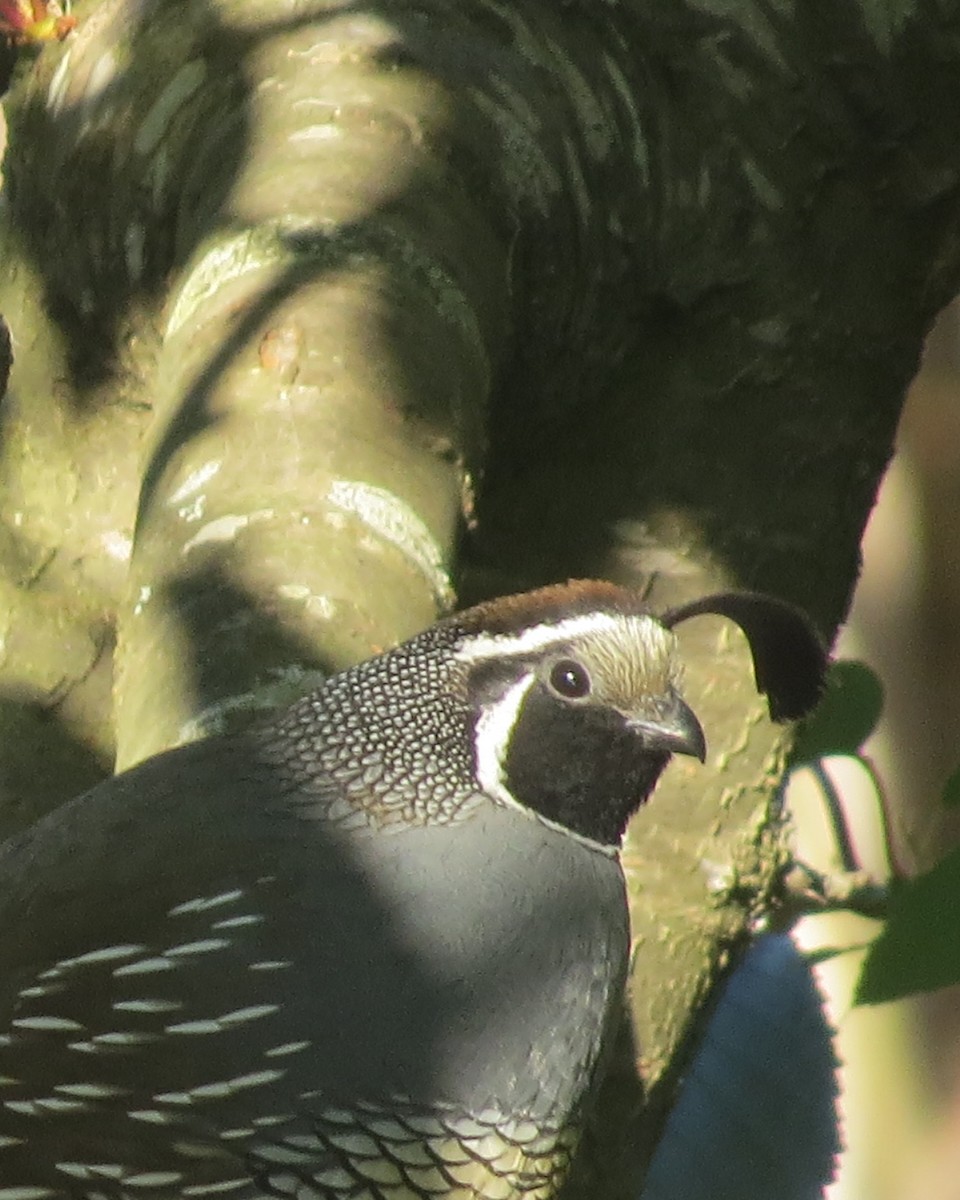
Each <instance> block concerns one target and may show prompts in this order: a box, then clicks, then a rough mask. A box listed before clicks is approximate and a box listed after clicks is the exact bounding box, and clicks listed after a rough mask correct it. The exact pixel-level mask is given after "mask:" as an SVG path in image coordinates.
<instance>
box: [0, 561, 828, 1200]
mask: <svg viewBox="0 0 960 1200" xmlns="http://www.w3.org/2000/svg"><path fill="white" fill-rule="evenodd" d="M701 611H717V612H721V613H723V614H725V615H728V616H732V617H733V619H734V620H736V621H738V622H739V623H740V624H741V626H742V627H743V628H744V629H745V631H746V632H747V635H748V637H749V639H750V641H751V644H752V647H753V650H754V658H755V664H756V668H757V676H758V682H759V683H760V685H761V686H762V687H764V688H765V690H766V691H767V692H768V695H769V696H770V698H771V701H772V710H773V711H775V712H776V713H777V715H780V716H794V715H797V714H798V713H799V712H801V711H802V710H803V709H804V708H806V707H808V706H809V704H810V703H811V702H812V701H813V699H815V696H816V693H817V689H818V686H819V679H820V671H821V667H822V651H821V650H820V647H819V643H818V642H817V640H816V637H815V635H813V634H812V633H811V631H810V629H809V626H808V625H807V624H806V622H805V621H804V619H803V618H801V617H800V615H799V614H798V613H796V612H795V610H793V609H791V608H788V607H787V606H785V605H782V604H780V603H778V602H776V601H773V600H769V599H767V598H764V597H757V596H735V595H730V596H721V597H714V598H712V599H711V600H707V601H702V602H698V603H696V604H694V605H691V606H688V607H687V608H684V609H677V610H674V611H673V612H671V613H668V614H666V616H664V617H661V618H660V619H656V618H654V617H653V616H651V615H649V613H648V612H647V611H646V609H645V608H644V606H643V604H642V603H641V601H640V599H639V597H638V596H636V595H635V594H633V593H631V592H628V591H625V590H622V589H620V588H617V587H614V586H613V585H610V584H602V583H574V584H568V585H563V586H557V587H553V588H547V589H544V590H542V591H539V592H533V593H530V594H527V595H523V596H517V597H513V598H509V599H503V600H497V601H493V602H490V603H487V604H482V605H480V606H479V607H476V608H473V609H470V610H468V611H466V612H464V613H461V614H459V615H457V616H454V617H451V618H449V619H447V620H444V621H441V622H440V623H439V624H437V625H435V626H433V627H432V628H430V629H428V630H427V631H426V632H424V633H421V634H419V635H418V636H416V637H414V638H412V639H411V640H410V641H408V642H406V643H404V644H403V645H401V646H399V647H397V648H396V649H395V650H392V651H390V652H389V653H387V654H384V655H382V656H381V657H379V658H376V659H373V660H371V661H369V662H366V663H362V664H361V665H359V666H357V667H354V668H352V669H350V670H348V671H345V672H343V673H342V674H339V675H336V676H333V677H332V678H330V679H329V680H328V681H327V683H326V684H324V686H323V687H321V688H320V689H319V690H318V691H316V692H314V693H313V694H312V695H309V696H307V697H306V698H304V699H303V700H301V701H299V702H298V703H296V704H295V705H293V707H292V708H290V709H289V710H287V711H286V712H284V713H283V714H281V715H280V716H279V717H277V718H275V719H273V720H272V721H271V722H270V723H269V724H266V725H264V726H262V727H260V728H259V729H257V730H255V731H253V732H249V733H247V734H245V735H239V736H238V735H234V736H225V737H220V738H211V739H209V740H207V741H204V742H200V743H196V744H193V745H189V746H185V747H181V748H179V749H176V750H171V751H169V752H167V753H165V754H161V755H159V756H157V757H156V758H153V759H150V760H149V761H147V762H144V763H142V764H141V765H139V766H138V767H135V768H134V769H133V770H130V771H128V772H126V773H125V774H122V775H119V776H117V777H116V778H114V779H112V780H110V781H108V782H106V783H104V784H103V785H101V786H100V787H97V788H95V789H94V790H93V791H91V792H89V793H87V794H86V795H85V796H82V797H80V798H78V799H77V800H75V801H73V802H72V803H70V804H69V805H67V806H65V807H64V808H62V809H60V810H58V811H57V812H55V813H53V814H52V815H50V816H49V817H47V818H46V819H45V820H43V821H41V822H40V823H39V824H38V825H36V826H34V827H33V828H32V829H30V830H28V831H27V832H25V833H24V834H22V835H20V836H18V837H16V838H14V839H13V840H11V841H9V842H7V843H6V844H5V845H4V846H2V847H0V1200H48V1198H49V1200H65V1198H70V1200H79V1198H84V1200H101V1198H103V1200H120V1198H123V1200H128V1198H132V1197H136V1198H138V1200H158V1198H164V1200H167V1198H172V1197H180V1198H185V1197H227V1198H228V1200H252V1198H253V1197H288V1198H296V1200H321V1198H322V1200H346V1198H351V1200H398V1198H401V1197H403V1198H411V1197H417V1198H422V1197H443V1198H451V1197H458V1198H463V1200H465V1198H467V1197H471V1198H482V1200H510V1198H519V1197H524V1198H526V1200H537V1198H546V1197H551V1196H553V1195H555V1193H556V1190H557V1188H558V1186H559V1184H560V1182H561V1180H562V1178H563V1176H564V1173H565V1171H566V1167H567V1164H568V1161H569V1159H570V1156H571V1154H572V1152H573V1149H574V1147H575V1144H576V1141H577V1131H578V1125H579V1122H580V1119H581V1114H582V1110H583V1106H584V1102H585V1097H586V1096H587V1094H588V1091H589V1089H590V1086H591V1083H592V1081H593V1080H594V1078H595V1076H596V1074H597V1072H598V1070H600V1069H601V1067H602V1061H603V1056H604V1052H605V1049H606V1046H607V1043H608V1041H609V1037H608V1034H609V1032H610V1028H611V1021H612V1019H613V1014H614V1013H615V1011H616V1008H617V1002H618V999H619V996H620V993H621V989H622V987H623V985H624V979H625V973H626V962H627V911H626V904H625V897H624V888H623V879H622V876H621V871H620V865H619V862H618V858H617V850H618V847H619V842H620V837H621V834H622V833H623V830H624V826H625V825H626V822H627V819H628V818H629V817H630V815H631V814H632V813H633V812H634V811H635V810H636V809H637V808H638V806H639V805H640V804H642V803H643V801H644V800H645V799H646V798H647V796H648V795H649V794H650V792H651V791H652V789H653V787H654V785H655V784H656V781H657V778H658V776H659V775H660V773H661V771H662V770H663V768H664V766H665V765H666V763H667V761H668V759H669V757H670V755H671V753H681V754H692V755H694V756H697V757H700V758H701V759H702V758H703V755H704V740H703V733H702V731H701V728H700V725H699V724H698V722H697V719H696V717H695V716H694V715H693V713H692V712H691V710H690V709H689V708H688V707H687V705H686V704H685V703H684V701H683V700H682V699H681V698H680V696H679V694H678V691H677V674H678V667H677V661H676V654H675V644H674V642H675V639H674V637H673V635H672V633H671V632H670V631H669V627H670V626H672V625H673V624H675V623H676V622H677V621H679V620H682V619H684V618H685V617H686V616H688V615H695V614H696V613H697V612H701Z"/></svg>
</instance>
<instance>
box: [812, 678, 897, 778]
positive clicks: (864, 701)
mask: <svg viewBox="0 0 960 1200" xmlns="http://www.w3.org/2000/svg"><path fill="white" fill-rule="evenodd" d="M882 709H883V685H882V684H881V683H880V680H879V679H878V678H877V676H876V675H875V674H874V672H873V671H871V670H870V668H869V667H868V666H866V664H864V663H862V662H854V661H853V660H851V659H845V660H843V661H842V662H835V663H833V664H832V665H831V667H830V671H829V673H828V674H827V686H826V689H825V691H824V694H823V698H822V699H821V701H820V703H819V704H818V705H817V707H816V709H815V710H814V712H813V714H812V715H811V716H810V717H809V718H808V719H807V720H806V721H805V722H804V724H803V725H802V726H801V727H800V729H799V732H798V733H797V738H796V741H795V743H794V747H793V753H792V755H791V762H792V763H793V764H794V765H796V764H797V763H803V762H813V761H814V760H816V759H818V758H823V757H824V756H825V755H828V754H856V753H857V752H858V751H859V750H860V747H861V746H862V745H863V743H864V742H865V741H866V740H867V738H868V737H869V736H870V734H871V733H873V731H874V729H875V728H876V725H877V721H878V720H879V719H880V713H881V711H882Z"/></svg>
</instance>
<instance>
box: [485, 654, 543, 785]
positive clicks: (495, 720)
mask: <svg viewBox="0 0 960 1200" xmlns="http://www.w3.org/2000/svg"><path fill="white" fill-rule="evenodd" d="M533 679H534V676H533V672H532V671H531V672H530V673H529V674H527V675H523V676H521V678H520V679H518V680H517V682H516V683H515V684H513V686H512V687H510V688H508V689H507V691H506V692H505V693H504V694H503V697H502V699H500V700H498V701H497V702H496V704H491V705H490V707H489V708H487V709H485V710H484V713H483V715H482V716H481V717H480V720H479V721H478V722H477V732H476V748H477V782H478V783H479V784H480V786H481V787H482V788H483V790H484V791H485V792H486V793H487V795H488V796H495V797H496V798H497V799H498V800H500V801H501V803H503V804H506V805H507V807H508V808H522V805H520V804H518V803H517V801H516V800H515V799H514V798H513V796H512V795H511V794H510V791H509V789H508V788H507V785H506V784H505V783H504V781H503V762H504V759H505V758H506V756H507V747H508V746H509V744H510V734H511V733H512V732H513V727H514V725H515V724H516V720H517V714H518V713H519V712H520V706H521V705H522V704H523V701H524V698H525V697H526V694H527V692H528V691H529V690H530V687H531V685H532V683H533Z"/></svg>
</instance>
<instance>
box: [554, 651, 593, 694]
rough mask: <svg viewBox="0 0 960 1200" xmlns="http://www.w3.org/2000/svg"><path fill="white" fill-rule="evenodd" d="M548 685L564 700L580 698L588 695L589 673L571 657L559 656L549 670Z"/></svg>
mask: <svg viewBox="0 0 960 1200" xmlns="http://www.w3.org/2000/svg"><path fill="white" fill-rule="evenodd" d="M550 686H551V687H552V688H553V690H554V691H555V692H556V693H557V695H558V696H563V697H564V699H565V700H582V699H583V697H584V696H589V695H590V674H589V672H588V671H587V669H586V667H584V666H582V665H581V664H580V663H578V662H574V660H573V659H572V658H561V659H560V661H559V662H557V663H554V664H553V667H552V668H551V670H550Z"/></svg>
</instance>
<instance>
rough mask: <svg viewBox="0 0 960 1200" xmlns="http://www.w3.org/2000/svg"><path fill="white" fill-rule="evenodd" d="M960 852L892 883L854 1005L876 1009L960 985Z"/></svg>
mask: <svg viewBox="0 0 960 1200" xmlns="http://www.w3.org/2000/svg"><path fill="white" fill-rule="evenodd" d="M958 914H960V847H958V848H957V849H956V850H954V851H952V852H951V853H950V854H948V855H947V856H946V858H944V859H942V860H941V861H940V862H939V863H937V865H936V866H935V867H934V868H933V869H932V870H930V871H927V872H926V873H925V874H923V875H918V876H917V877H916V879H911V880H906V881H901V882H899V883H896V884H895V885H894V886H893V888H892V890H891V894H890V916H889V918H888V920H887V923H886V925H884V927H883V930H882V931H881V933H880V934H879V936H878V937H877V939H876V940H875V941H874V943H873V945H872V946H871V947H870V950H869V952H868V954H867V957H866V961H865V962H864V964H863V969H862V971H861V972H860V978H859V980H858V981H857V990H856V994H855V997H854V999H855V1002H856V1003H857V1004H881V1003H883V1002H884V1001H886V1000H898V999H900V997H901V996H908V995H910V994H911V993H913V992H927V991H932V990H933V989H934V988H940V987H947V986H948V985H950V984H954V983H960V919H958Z"/></svg>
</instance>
